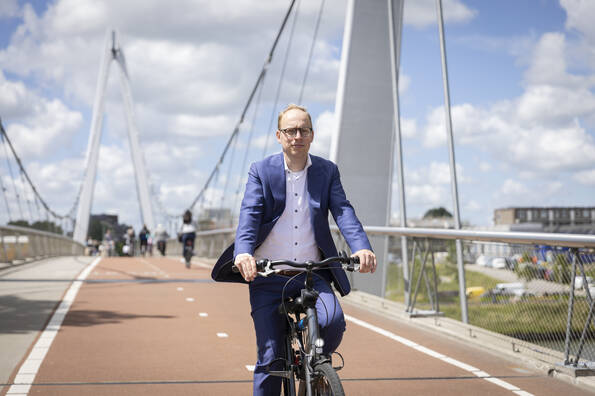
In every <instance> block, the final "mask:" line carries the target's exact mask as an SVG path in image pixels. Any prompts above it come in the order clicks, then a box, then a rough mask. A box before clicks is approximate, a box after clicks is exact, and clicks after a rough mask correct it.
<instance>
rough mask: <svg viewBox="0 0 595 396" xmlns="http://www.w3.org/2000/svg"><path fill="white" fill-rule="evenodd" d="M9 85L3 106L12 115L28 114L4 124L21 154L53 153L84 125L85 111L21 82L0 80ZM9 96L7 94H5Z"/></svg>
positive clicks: (0, 84) (3, 85)
mask: <svg viewBox="0 0 595 396" xmlns="http://www.w3.org/2000/svg"><path fill="white" fill-rule="evenodd" d="M2 87H4V88H8V89H7V92H9V95H7V98H8V100H0V110H2V111H4V110H5V109H6V114H7V115H8V117H9V118H8V120H7V119H5V122H6V121H8V122H10V120H11V119H12V118H11V116H14V117H18V116H25V117H24V118H23V121H22V122H12V123H8V122H7V123H6V124H5V128H6V131H7V133H8V135H9V136H10V138H11V141H12V143H13V145H14V146H15V150H16V151H17V153H18V155H19V156H20V157H21V158H24V159H27V158H29V157H35V158H39V157H41V156H44V155H49V156H52V155H53V154H54V152H55V151H56V150H58V149H60V148H63V147H65V146H69V145H70V141H71V139H72V138H73V136H74V135H75V134H76V133H77V132H78V131H79V129H80V128H81V126H82V121H83V118H82V115H81V113H79V112H77V111H73V110H71V109H69V108H68V107H67V106H66V105H65V104H64V103H63V102H62V101H60V100H59V99H53V100H48V99H45V98H41V97H38V96H36V95H35V94H33V93H31V92H29V91H28V90H27V89H26V88H25V87H24V86H23V85H22V84H18V83H17V84H12V83H7V82H6V81H4V83H3V82H2V81H0V88H2ZM5 99H6V98H5Z"/></svg>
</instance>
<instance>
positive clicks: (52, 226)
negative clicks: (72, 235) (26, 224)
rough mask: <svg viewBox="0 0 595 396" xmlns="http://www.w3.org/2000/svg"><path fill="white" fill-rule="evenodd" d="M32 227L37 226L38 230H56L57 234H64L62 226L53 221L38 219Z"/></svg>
mask: <svg viewBox="0 0 595 396" xmlns="http://www.w3.org/2000/svg"><path fill="white" fill-rule="evenodd" d="M31 228H35V229H36V230H40V231H48V232H55V233H57V234H62V231H63V230H62V227H60V226H59V225H57V224H56V223H54V222H53V221H47V220H44V221H36V222H35V223H33V224H31Z"/></svg>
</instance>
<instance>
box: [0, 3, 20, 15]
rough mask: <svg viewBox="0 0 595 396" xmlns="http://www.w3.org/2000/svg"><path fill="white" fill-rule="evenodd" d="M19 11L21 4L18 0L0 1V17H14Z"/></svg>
mask: <svg viewBox="0 0 595 396" xmlns="http://www.w3.org/2000/svg"><path fill="white" fill-rule="evenodd" d="M18 13H19V4H18V2H17V0H4V1H2V2H0V19H3V18H12V17H15V16H17V15H18Z"/></svg>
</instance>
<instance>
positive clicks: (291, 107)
mask: <svg viewBox="0 0 595 396" xmlns="http://www.w3.org/2000/svg"><path fill="white" fill-rule="evenodd" d="M294 109H297V110H301V111H303V112H304V113H306V115H307V116H308V121H310V126H312V117H310V113H308V110H306V108H305V107H304V106H298V105H296V104H294V103H291V104H290V105H289V106H287V107H286V108H284V109H283V110H282V111H281V112H280V113H279V118H278V119H277V129H279V128H281V118H283V116H284V115H285V113H287V112H288V111H289V110H294Z"/></svg>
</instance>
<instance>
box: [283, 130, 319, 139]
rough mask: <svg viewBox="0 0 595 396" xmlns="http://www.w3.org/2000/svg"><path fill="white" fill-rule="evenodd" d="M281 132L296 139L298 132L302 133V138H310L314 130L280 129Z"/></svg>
mask: <svg viewBox="0 0 595 396" xmlns="http://www.w3.org/2000/svg"><path fill="white" fill-rule="evenodd" d="M279 130H280V131H281V132H283V133H284V134H285V135H287V136H289V137H291V138H294V137H296V136H297V134H298V132H299V133H300V135H301V136H302V137H305V138H307V137H310V135H311V134H312V128H308V127H305V128H285V129H279Z"/></svg>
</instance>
